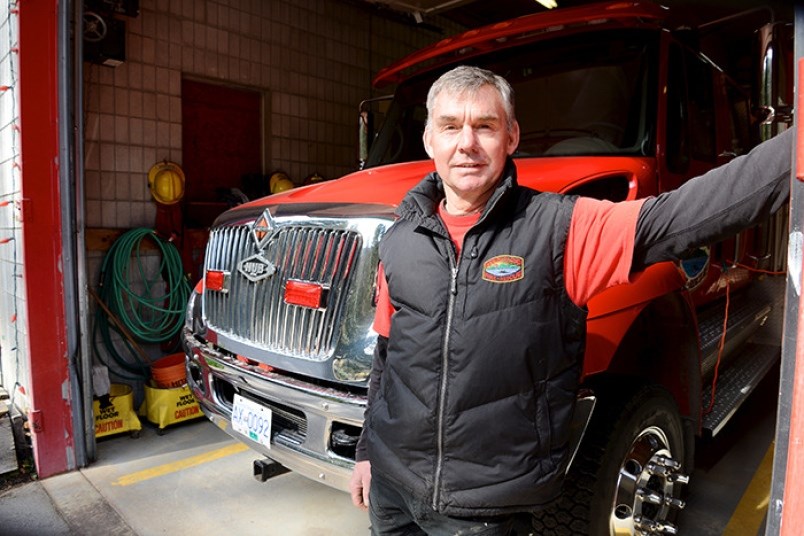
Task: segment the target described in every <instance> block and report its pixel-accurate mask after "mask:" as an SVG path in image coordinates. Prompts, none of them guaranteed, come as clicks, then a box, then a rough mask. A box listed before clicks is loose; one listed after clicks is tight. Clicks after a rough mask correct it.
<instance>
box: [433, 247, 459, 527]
mask: <svg viewBox="0 0 804 536" xmlns="http://www.w3.org/2000/svg"><path fill="white" fill-rule="evenodd" d="M450 246H452V244H451V243H450ZM448 257H449V268H450V280H449V299H448V301H447V325H446V328H445V330H444V343H443V344H442V349H441V386H440V392H439V395H438V419H437V421H438V428H437V430H436V437H437V439H436V448H437V453H436V456H437V457H436V470H435V478H434V480H433V510H435V511H436V512H438V511H439V509H438V499H439V495H440V493H439V492H440V488H441V469H442V465H443V461H444V406H445V405H446V403H447V368H448V366H449V334H450V331H451V329H452V315H453V309H454V308H455V295H456V294H458V265H457V262H456V261H455V250H454V249H452V247H450V249H449V255H448Z"/></svg>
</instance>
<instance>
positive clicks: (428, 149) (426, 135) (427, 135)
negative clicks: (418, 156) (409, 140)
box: [422, 128, 433, 159]
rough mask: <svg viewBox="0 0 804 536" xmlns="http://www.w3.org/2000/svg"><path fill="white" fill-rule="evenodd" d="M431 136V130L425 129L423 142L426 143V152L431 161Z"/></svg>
mask: <svg viewBox="0 0 804 536" xmlns="http://www.w3.org/2000/svg"><path fill="white" fill-rule="evenodd" d="M430 134H431V132H430V129H429V128H425V129H424V134H422V142H423V143H424V151H425V152H426V153H427V156H429V157H430V159H432V158H433V146H432V145H431V144H430Z"/></svg>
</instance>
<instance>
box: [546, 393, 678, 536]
mask: <svg viewBox="0 0 804 536" xmlns="http://www.w3.org/2000/svg"><path fill="white" fill-rule="evenodd" d="M599 410H600V411H596V412H595V413H596V415H595V417H594V418H593V421H592V423H591V424H590V427H589V429H588V430H587V433H586V437H585V438H584V441H583V443H582V444H581V448H580V450H579V451H578V454H577V456H576V458H575V461H574V463H573V465H572V467H571V469H570V471H569V473H568V475H567V479H566V482H565V484H564V492H563V494H562V496H561V497H560V498H559V499H558V500H557V501H556V503H555V504H553V505H551V506H550V507H549V508H548V509H547V510H545V511H543V512H539V513H537V514H536V515H535V516H534V523H533V526H534V529H536V534H555V535H572V534H586V535H592V536H603V535H614V534H616V535H625V534H676V533H677V530H676V528H675V526H674V525H673V524H672V520H673V519H674V518H675V515H676V513H677V511H678V509H680V508H683V507H684V502H683V501H682V500H681V499H680V498H679V496H680V492H681V485H682V484H686V483H687V481H688V478H687V476H686V475H685V474H683V473H682V471H684V470H686V469H688V468H687V467H685V464H686V463H687V459H688V456H687V454H688V453H685V441H684V429H683V426H682V423H681V417H680V416H679V413H678V409H677V408H676V404H675V402H674V401H673V399H672V398H671V397H670V395H669V394H668V393H667V392H666V391H665V390H664V389H661V388H658V387H645V388H642V389H640V390H639V391H638V392H637V393H636V394H635V395H634V396H633V397H631V398H630V399H628V400H626V401H624V402H623V401H620V402H619V403H617V402H613V403H610V404H603V403H602V404H601V406H599Z"/></svg>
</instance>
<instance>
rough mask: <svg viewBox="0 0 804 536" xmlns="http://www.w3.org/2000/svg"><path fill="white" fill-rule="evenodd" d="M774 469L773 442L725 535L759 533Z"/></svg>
mask: <svg viewBox="0 0 804 536" xmlns="http://www.w3.org/2000/svg"><path fill="white" fill-rule="evenodd" d="M772 470H773V443H771V445H770V447H768V451H767V452H766V453H765V457H764V458H762V462H761V463H760V464H759V468H758V469H757V472H756V473H754V478H752V479H751V483H750V484H748V488H746V490H745V493H743V496H742V498H741V499H740V502H739V504H738V505H737V508H736V509H735V510H734V514H733V515H732V516H731V519H730V520H729V524H728V525H726V528H725V529H724V531H723V536H746V535H752V534H757V533H758V532H759V529H760V527H761V526H762V521H763V520H764V519H765V514H766V513H767V511H768V503H769V502H770V489H771V476H772V475H771V473H772Z"/></svg>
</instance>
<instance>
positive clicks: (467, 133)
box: [458, 125, 477, 151]
mask: <svg viewBox="0 0 804 536" xmlns="http://www.w3.org/2000/svg"><path fill="white" fill-rule="evenodd" d="M476 145H477V134H476V133H475V129H473V128H472V127H471V125H465V126H464V127H463V128H462V129H461V135H460V136H459V138H458V149H460V150H461V151H472V150H473V149H474V148H475V146H476Z"/></svg>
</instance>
